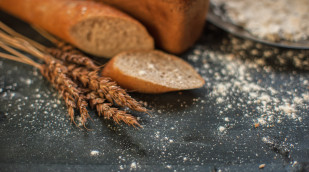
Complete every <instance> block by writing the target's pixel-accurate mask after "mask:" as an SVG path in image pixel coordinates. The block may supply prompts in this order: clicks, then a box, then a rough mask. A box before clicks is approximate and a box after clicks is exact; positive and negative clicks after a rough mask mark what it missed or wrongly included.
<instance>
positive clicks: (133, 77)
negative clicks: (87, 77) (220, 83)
mask: <svg viewBox="0 0 309 172" xmlns="http://www.w3.org/2000/svg"><path fill="white" fill-rule="evenodd" d="M102 75H103V76H109V77H111V78H112V79H113V80H115V81H116V82H117V83H118V84H119V85H120V86H122V87H123V88H126V89H128V90H133V91H137V92H141V93H153V94H154V93H164V92H170V91H177V90H188V89H194V88H200V87H202V86H203V85H204V83H205V81H204V79H203V78H202V77H201V76H200V75H199V74H198V73H197V72H196V71H195V70H194V69H193V67H192V66H191V65H189V64H188V63H187V62H185V61H184V60H182V59H180V58H178V57H176V56H173V55H170V54H166V53H163V52H161V51H157V50H152V51H136V52H125V53H121V54H119V55H117V56H115V57H113V58H112V59H111V60H110V61H109V62H108V63H107V64H106V66H105V67H104V69H103V71H102Z"/></svg>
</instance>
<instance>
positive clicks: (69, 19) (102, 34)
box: [0, 0, 154, 57]
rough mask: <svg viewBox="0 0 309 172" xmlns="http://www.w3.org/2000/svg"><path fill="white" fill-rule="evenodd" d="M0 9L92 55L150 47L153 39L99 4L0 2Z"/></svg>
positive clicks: (54, 0)
mask: <svg viewBox="0 0 309 172" xmlns="http://www.w3.org/2000/svg"><path fill="white" fill-rule="evenodd" d="M0 8H1V9H3V10H4V11H6V12H8V13H10V14H13V15H15V16H17V17H19V18H21V19H23V20H25V21H27V22H29V23H31V24H33V25H37V26H39V27H41V28H43V29H45V30H47V31H49V32H50V33H52V34H54V35H56V36H58V37H60V38H62V39H63V40H65V41H67V42H70V43H71V44H73V45H75V46H76V47H78V48H80V49H82V50H83V51H85V52H87V53H90V54H93V55H96V56H103V57H112V56H114V55H116V54H118V53H120V52H123V51H128V50H151V49H153V48H154V41H153V38H152V37H151V36H150V35H149V34H148V32H147V30H146V28H145V27H144V26H143V25H142V24H140V23H139V22H138V21H137V20H135V19H133V18H132V17H130V16H128V15H127V14H125V13H123V12H121V11H119V10H117V9H115V8H113V7H110V6H108V5H105V4H102V3H97V2H92V1H80V0H0Z"/></svg>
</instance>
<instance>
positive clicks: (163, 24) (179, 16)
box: [96, 0, 209, 54]
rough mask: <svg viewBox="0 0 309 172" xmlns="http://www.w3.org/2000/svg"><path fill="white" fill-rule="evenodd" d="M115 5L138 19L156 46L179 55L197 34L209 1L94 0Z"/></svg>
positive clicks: (203, 22) (201, 26) (199, 32)
mask: <svg viewBox="0 0 309 172" xmlns="http://www.w3.org/2000/svg"><path fill="white" fill-rule="evenodd" d="M96 1H100V2H104V3H107V4H110V5H112V6H115V7H117V8H119V9H121V10H123V11H125V12H127V13H128V14H130V15H132V16H133V17H135V18H136V19H138V20H139V21H141V22H142V23H143V24H144V25H145V26H146V27H147V29H148V30H149V32H150V33H151V35H152V36H153V37H154V38H155V42H156V44H157V46H159V47H161V48H163V49H164V50H166V51H168V52H170V53H174V54H180V53H182V52H184V51H185V50H187V49H188V48H189V47H191V46H192V45H193V44H194V43H195V41H196V40H197V39H198V38H199V37H200V35H201V33H202V31H203V26H204V24H205V21H206V14H207V11H208V6H209V0H133V1H132V0H96Z"/></svg>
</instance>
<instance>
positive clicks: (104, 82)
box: [0, 22, 148, 128]
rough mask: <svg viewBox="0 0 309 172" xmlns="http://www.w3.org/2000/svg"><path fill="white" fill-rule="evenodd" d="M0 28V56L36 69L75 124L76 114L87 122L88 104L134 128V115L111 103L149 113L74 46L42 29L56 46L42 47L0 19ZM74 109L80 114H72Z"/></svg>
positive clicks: (44, 34) (135, 121)
mask: <svg viewBox="0 0 309 172" xmlns="http://www.w3.org/2000/svg"><path fill="white" fill-rule="evenodd" d="M0 28H1V30H0V47H1V48H2V49H4V50H5V51H6V52H7V53H2V52H0V57H1V58H6V59H10V60H14V61H18V62H21V63H25V64H29V65H32V66H34V67H36V68H38V69H39V70H40V72H41V74H42V75H43V76H44V77H45V78H46V79H47V80H48V81H49V82H50V83H51V84H52V85H53V87H54V88H56V89H57V90H58V91H59V94H60V95H61V96H62V98H63V99H64V102H65V104H66V106H67V108H68V114H69V116H70V119H71V121H72V122H73V123H74V124H76V125H77V123H76V120H75V119H76V116H79V119H80V120H79V121H80V124H82V125H83V126H84V127H85V128H87V127H86V122H87V120H88V119H91V117H90V116H89V114H88V110H87V107H88V106H89V105H90V107H91V108H93V109H96V111H97V113H98V115H99V116H103V117H104V118H106V119H112V120H114V121H115V122H116V123H117V124H118V123H120V122H121V121H122V122H124V123H126V124H128V125H130V126H133V127H136V126H137V127H141V126H140V124H139V123H138V121H137V119H136V118H135V117H134V116H132V115H130V114H128V113H127V112H126V111H123V110H120V109H118V108H116V107H114V105H117V106H120V107H128V108H130V109H131V110H134V111H139V112H146V113H148V110H147V109H146V108H145V107H143V106H142V104H141V103H139V102H137V101H136V100H135V99H133V98H132V97H130V96H129V95H128V94H127V92H126V91H125V90H124V89H122V88H120V87H119V86H118V85H117V84H116V83H115V82H114V81H112V80H111V79H110V78H108V77H104V76H100V75H99V74H98V73H99V71H100V68H101V66H98V65H96V64H95V63H94V61H93V60H92V59H90V58H89V57H87V56H85V55H84V54H83V53H82V52H80V51H79V50H77V49H76V48H75V47H73V46H71V45H69V44H66V43H64V42H62V41H60V40H58V39H56V38H55V37H53V36H52V35H49V34H48V33H47V32H44V30H42V29H37V31H38V32H39V33H41V34H42V35H43V36H45V37H46V38H47V39H48V40H50V41H51V42H52V43H54V44H55V45H56V48H54V47H53V48H50V47H46V46H43V45H41V44H39V43H37V42H35V41H33V40H31V39H29V38H27V37H25V36H23V35H21V34H19V33H17V32H15V31H14V30H12V29H11V28H9V27H8V26H6V25H5V24H3V23H2V22H0ZM16 49H17V50H20V51H24V52H26V53H29V54H31V55H32V56H33V57H36V58H38V59H40V60H42V61H43V63H38V62H35V61H34V60H32V59H31V58H29V57H28V56H26V55H24V54H23V53H20V52H19V51H17V50H16ZM76 110H78V111H79V113H75V111H76Z"/></svg>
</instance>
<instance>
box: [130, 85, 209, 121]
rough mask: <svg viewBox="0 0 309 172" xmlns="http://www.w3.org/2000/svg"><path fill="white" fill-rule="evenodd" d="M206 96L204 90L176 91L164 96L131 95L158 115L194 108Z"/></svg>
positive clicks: (163, 94)
mask: <svg viewBox="0 0 309 172" xmlns="http://www.w3.org/2000/svg"><path fill="white" fill-rule="evenodd" d="M203 94H205V90H204V89H203V88H200V89H194V90H184V91H175V92H168V93H162V94H141V93H131V95H132V96H133V97H134V98H135V97H136V98H137V99H138V100H142V101H143V102H145V104H146V105H147V108H148V109H149V110H150V111H149V113H150V115H151V114H152V113H158V112H160V111H162V110H168V111H170V112H173V113H176V112H181V111H184V110H185V109H188V108H192V106H193V105H194V103H195V102H196V101H197V100H198V99H199V98H200V97H201V95H203Z"/></svg>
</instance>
